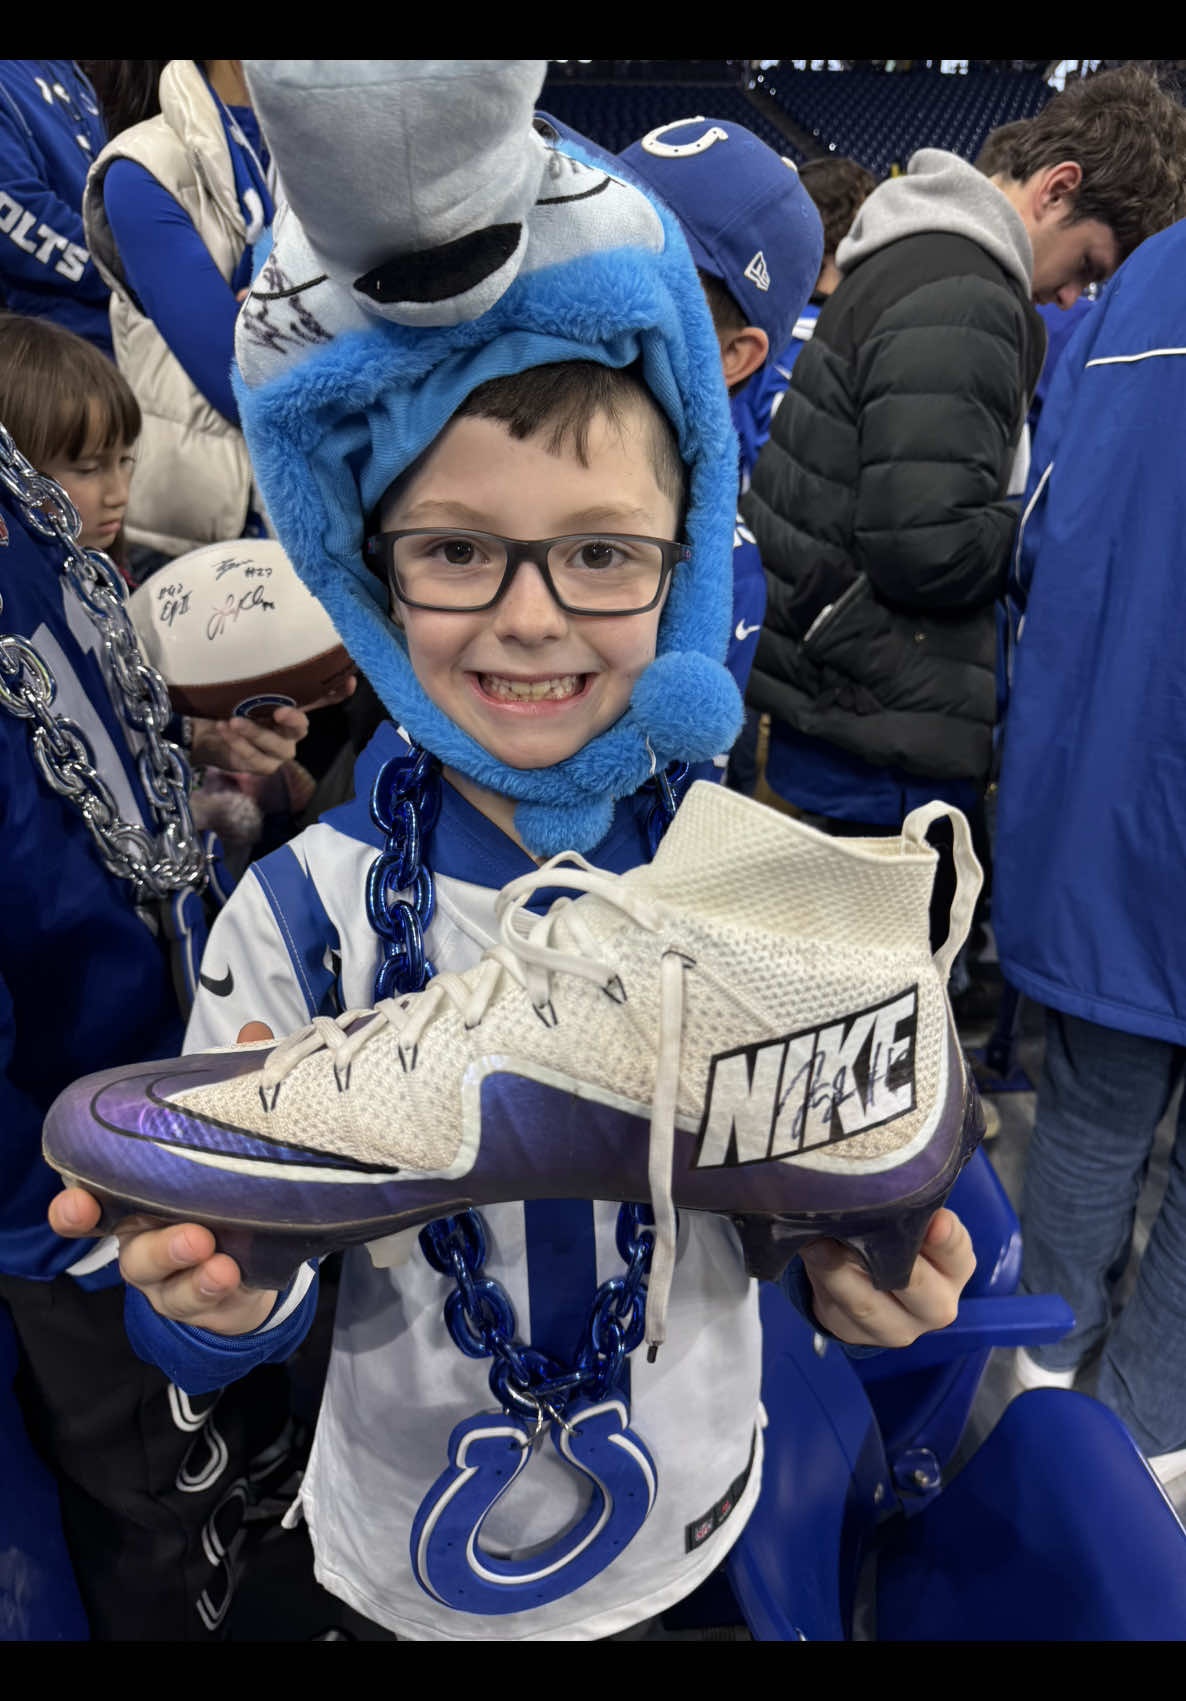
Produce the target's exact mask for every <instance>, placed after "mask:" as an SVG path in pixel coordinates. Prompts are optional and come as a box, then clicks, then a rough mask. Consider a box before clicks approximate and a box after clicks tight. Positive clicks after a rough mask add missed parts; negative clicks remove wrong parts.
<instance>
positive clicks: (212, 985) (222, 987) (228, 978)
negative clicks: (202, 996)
mask: <svg viewBox="0 0 1186 1701" xmlns="http://www.w3.org/2000/svg"><path fill="white" fill-rule="evenodd" d="M198 979H199V980H200V981H201V983H202V985H203V986H204V987H205V988H206V991H207V992H212V993H213V994H214V996H215V997H216V998H229V997H230V995H231V993H232V992H233V991H234V987H235V977H234V975H233V974H232V973H231V971H230V969H229V968H228V969H227V972H226V974H225V975H224V977H223V978H222V980H212V979H211V978H210V976H209V975H204V974H199V975H198Z"/></svg>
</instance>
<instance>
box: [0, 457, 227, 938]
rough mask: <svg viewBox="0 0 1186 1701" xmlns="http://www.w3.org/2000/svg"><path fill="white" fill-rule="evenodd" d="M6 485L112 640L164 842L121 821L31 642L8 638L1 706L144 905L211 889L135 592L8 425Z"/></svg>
mask: <svg viewBox="0 0 1186 1701" xmlns="http://www.w3.org/2000/svg"><path fill="white" fill-rule="evenodd" d="M0 485H3V487H4V489H5V490H7V491H8V492H9V494H10V495H11V496H12V497H13V499H14V500H15V501H16V503H17V504H18V506H19V507H20V510H21V513H22V514H23V515H24V518H25V521H26V523H27V524H28V525H29V527H30V528H31V529H32V530H33V531H35V532H38V533H40V535H41V536H42V537H49V538H55V539H56V540H57V542H58V543H60V544H61V545H62V548H63V550H64V551H65V560H64V562H63V564H62V565H63V569H64V571H65V572H66V574H67V575H68V576H69V579H70V582H71V584H72V585H73V587H74V589H75V591H76V592H77V593H78V596H79V598H80V599H81V601H82V605H83V608H84V609H85V611H86V613H87V615H88V617H89V618H90V620H91V621H92V623H93V624H94V626H95V627H96V628H97V629H98V632H99V635H100V637H101V638H102V641H103V646H102V647H103V653H102V656H101V658H100V661H101V665H102V667H103V672H104V676H105V677H106V678H107V680H108V681H109V682H110V684H111V686H112V687H113V689H112V693H111V695H112V698H113V701H114V702H115V705H116V707H117V709H118V710H119V713H120V715H121V716H122V718H123V720H124V722H125V723H126V725H127V726H128V727H129V728H130V729H131V730H132V731H133V733H134V734H136V735H138V736H139V737H141V738H143V740H144V748H143V750H142V751H141V752H140V755H139V757H138V758H137V770H138V772H139V776H140V783H141V785H142V786H143V788H144V791H145V794H146V796H147V798H148V802H149V804H150V806H151V809H152V813H153V816H154V820H155V824H156V827H157V829H158V830H157V833H156V835H155V837H154V836H153V835H152V834H150V833H148V832H147V831H146V830H145V829H144V828H143V827H142V826H139V825H133V824H132V823H131V822H127V821H121V820H120V816H119V807H118V805H117V804H116V801H115V798H114V796H113V795H112V792H111V789H110V787H109V786H108V785H107V784H106V782H105V781H104V780H103V779H102V778H101V777H100V775H99V773H98V772H97V771H96V767H95V758H94V754H93V752H92V751H91V748H90V746H89V744H88V743H87V740H86V737H85V735H84V734H83V732H82V731H81V729H80V728H79V727H78V726H76V725H75V723H74V722H73V721H70V720H68V719H66V717H65V716H58V715H54V714H51V712H50V710H51V706H52V704H53V701H54V698H55V697H56V695H57V683H56V681H55V679H54V676H53V674H52V672H51V671H50V669H49V667H48V666H47V665H46V663H45V661H44V660H43V659H42V657H41V656H39V655H38V653H37V651H36V649H35V648H34V647H33V645H32V644H31V643H30V642H29V641H28V639H27V638H22V637H16V636H6V635H4V634H2V633H0V707H2V708H4V709H7V710H8V712H9V713H10V714H13V715H16V716H17V717H18V718H19V719H21V720H27V721H29V722H31V723H35V724H33V725H31V727H30V734H31V740H32V746H33V757H34V760H35V761H36V763H37V766H38V768H39V769H40V770H41V773H42V775H43V777H44V779H45V782H46V784H47V785H49V786H50V787H52V789H53V790H54V791H55V792H57V793H58V794H59V795H60V796H62V797H66V798H69V800H70V801H71V802H72V803H73V804H74V805H75V806H76V807H77V809H78V810H79V812H80V813H81V815H82V818H83V820H84V821H85V822H86V825H87V830H88V831H89V833H90V835H91V838H92V839H93V840H94V842H95V847H96V849H97V850H98V853H99V857H100V860H101V861H102V863H103V866H104V868H106V869H107V871H108V872H109V873H111V874H114V875H116V876H117V877H118V878H119V879H121V880H127V881H129V882H130V883H131V887H132V901H133V903H134V904H135V905H136V906H137V907H139V906H141V905H143V904H147V903H151V902H153V901H155V900H160V899H163V898H167V897H168V896H169V894H170V893H173V892H180V891H183V890H185V889H186V888H190V889H192V890H194V891H201V890H202V889H203V887H204V886H205V885H206V880H207V876H208V864H207V857H206V851H205V848H204V846H203V844H202V842H201V840H200V839H199V837H198V834H197V832H196V831H195V828H194V824H193V819H192V817H191V815H190V812H189V783H190V776H189V768H188V766H187V764H186V762H185V759H184V757H183V756H182V755H181V752H180V751H179V750H178V748H177V746H176V745H175V744H171V743H169V742H168V740H166V739H165V738H164V737H163V736H162V735H163V733H164V730H165V728H166V727H167V726H168V724H169V722H170V720H171V719H172V718H173V710H172V706H171V705H170V702H169V693H168V690H167V688H166V686H165V682H164V680H163V679H162V678H161V676H160V674H159V673H157V671H156V670H155V668H152V667H149V665H148V663H147V662H146V661H145V660H144V657H143V655H142V654H141V651H140V645H139V641H138V639H137V637H136V632H135V628H134V627H133V625H132V622H131V620H130V618H129V616H128V612H127V607H126V604H127V596H128V592H127V586H126V585H125V584H124V582H123V580H122V579H121V578H120V576H119V574H118V573H117V572H116V571H115V569H114V568H113V567H112V565H111V563H110V562H109V561H108V560H107V559H106V557H104V556H102V555H100V554H99V552H98V551H97V550H93V549H90V550H85V551H84V550H82V549H80V548H79V546H78V544H77V542H76V541H75V540H76V539H77V537H78V535H79V533H80V531H81V530H82V522H81V520H80V518H79V515H78V510H77V509H76V508H75V506H74V504H73V503H72V502H71V501H70V498H69V497H68V496H67V495H66V492H65V491H64V490H63V489H62V488H61V486H60V485H58V484H55V483H54V481H53V479H50V478H46V477H45V476H44V474H42V473H39V472H38V471H37V470H36V468H34V467H33V466H31V465H30V463H29V462H28V461H27V460H26V459H25V457H24V455H22V454H21V452H20V450H19V449H18V448H17V446H16V444H15V443H14V442H13V440H12V437H11V436H10V434H9V433H8V432H7V431H6V430H5V429H4V427H3V425H0ZM2 611H3V599H0V612H2Z"/></svg>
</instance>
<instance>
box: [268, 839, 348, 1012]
mask: <svg viewBox="0 0 1186 1701" xmlns="http://www.w3.org/2000/svg"><path fill="white" fill-rule="evenodd" d="M250 872H251V873H252V874H253V875H254V876H255V878H256V880H257V881H258V882H259V885H260V888H261V890H262V891H263V894H264V896H265V897H266V898H267V900H268V903H269V905H270V906H271V910H272V914H273V915H274V916H275V918H276V925H277V927H278V928H279V929H280V937H281V938H282V939H283V940H284V943H285V946H286V947H287V949H288V955H289V958H290V960H291V962H292V968H293V973H294V974H295V975H296V978H297V982H298V984H299V986H300V989H301V992H302V994H303V995H304V999H305V1004H306V1006H307V1008H308V1011H309V1015H310V1017H313V1016H318V1015H324V1014H327V1013H329V1012H330V1011H331V1009H332V1007H333V1005H332V999H331V994H332V991H333V985H334V972H333V970H332V969H331V968H330V967H329V966H328V965H327V964H326V961H325V957H326V952H327V950H328V949H333V950H336V951H340V950H341V945H340V943H339V941H338V935H337V930H336V929H335V927H334V925H333V923H332V922H331V921H330V919H329V916H328V914H327V913H326V908H325V905H324V904H323V903H322V901H321V896H320V894H319V892H318V891H317V888H316V887H315V886H314V884H313V882H312V880H311V879H310V878H309V876H308V874H307V873H306V872H305V869H304V867H303V866H302V864H301V862H300V859H299V858H298V856H297V854H296V852H295V851H294V850H293V849H292V847H291V846H290V845H281V847H280V849H279V850H276V851H273V852H272V853H271V855H270V856H265V857H263V858H261V860H260V861H259V862H256V863H253V864H252V867H251V870H250Z"/></svg>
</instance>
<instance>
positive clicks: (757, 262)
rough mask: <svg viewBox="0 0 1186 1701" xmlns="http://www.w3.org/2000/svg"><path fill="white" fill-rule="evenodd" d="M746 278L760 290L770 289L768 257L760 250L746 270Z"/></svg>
mask: <svg viewBox="0 0 1186 1701" xmlns="http://www.w3.org/2000/svg"><path fill="white" fill-rule="evenodd" d="M745 276H746V277H747V278H748V279H749V280H750V282H751V283H756V284H757V286H758V288H759V289H769V288H770V273H769V272H768V271H767V270H766V256H765V255H764V254H763V252H762V250H761V249H760V248H759V249H758V252H757V253H756V254H755V255H754V257H753V259H752V260H751V261H750V263H749V265H748V266H747V267H746V268H745Z"/></svg>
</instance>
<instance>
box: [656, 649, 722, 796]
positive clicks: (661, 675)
mask: <svg viewBox="0 0 1186 1701" xmlns="http://www.w3.org/2000/svg"><path fill="white" fill-rule="evenodd" d="M630 711H631V716H632V718H633V720H634V721H635V723H636V725H637V726H638V729H639V731H640V732H642V733H644V734H645V736H646V738H647V740H648V741H649V743H650V747H651V749H652V750H653V751H654V753H655V760H656V762H657V763H658V765H659V766H660V767H661V768H663V767H666V766H667V764H668V763H669V762H708V761H711V759H712V758H713V757H714V756H719V755H720V754H721V753H722V752H723V751H726V750H731V749H732V748H733V745H734V743H735V742H736V739H737V735H738V733H739V732H740V731H741V723H742V720H743V718H744V715H745V707H744V705H743V703H742V700H741V692H740V691H739V690H738V689H737V681H736V680H735V679H734V678H733V675H732V674H731V673H730V672H729V670H728V668H726V667H724V666H723V665H722V664H721V663H720V662H715V661H710V660H709V658H708V657H707V656H704V655H700V654H699V653H697V652H696V651H694V650H684V651H675V652H672V653H669V654H667V655H662V656H657V657H656V658H655V660H654V661H653V662H652V663H651V665H650V667H648V668H647V670H646V672H645V673H643V674H642V675H641V677H640V678H639V681H638V683H637V685H636V686H635V687H634V695H633V697H632V698H631V700H630Z"/></svg>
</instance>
